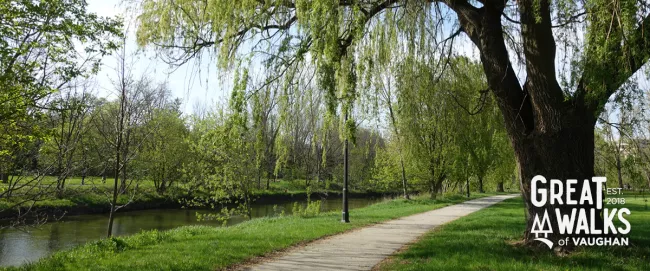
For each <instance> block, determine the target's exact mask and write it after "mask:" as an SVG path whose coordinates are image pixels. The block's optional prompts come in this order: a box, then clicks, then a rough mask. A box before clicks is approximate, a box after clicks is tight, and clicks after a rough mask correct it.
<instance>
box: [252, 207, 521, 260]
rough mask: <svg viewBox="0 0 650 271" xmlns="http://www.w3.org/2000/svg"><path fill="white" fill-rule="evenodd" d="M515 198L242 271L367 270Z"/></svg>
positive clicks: (337, 239) (313, 247) (332, 242)
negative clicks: (438, 231)
mask: <svg viewBox="0 0 650 271" xmlns="http://www.w3.org/2000/svg"><path fill="white" fill-rule="evenodd" d="M516 196H518V195H499V196H492V197H485V198H480V199H475V200H470V201H466V202H464V203H460V204H456V205H452V206H447V207H444V208H440V209H436V210H433V211H428V212H424V213H420V214H416V215H411V216H407V217H403V218H398V219H395V220H391V221H388V222H384V223H381V224H377V225H373V226H369V227H365V228H361V229H358V230H353V231H350V232H347V233H343V234H339V235H335V236H332V237H330V238H326V239H322V240H318V241H314V242H312V243H309V244H307V245H306V246H303V247H298V248H296V249H294V250H291V251H289V252H287V253H285V254H283V255H281V256H279V257H277V258H271V259H269V260H268V261H265V262H262V263H259V264H255V265H250V266H245V267H243V268H242V270H283V271H284V270H370V269H372V267H373V266H375V265H376V264H378V263H379V262H381V261H382V260H383V259H384V258H386V257H388V256H390V255H391V254H393V253H395V252H396V251H397V250H399V249H400V248H401V247H403V246H404V245H406V244H409V243H411V242H413V241H415V240H416V239H417V238H418V237H420V236H422V235H423V234H425V233H426V232H428V231H430V230H432V229H434V228H435V227H437V226H440V225H442V224H445V223H447V222H450V221H453V220H456V219H458V218H460V217H463V216H466V215H468V214H471V213H473V212H476V211H478V210H481V209H483V208H485V207H488V206H490V205H493V204H495V203H498V202H501V201H503V200H505V199H509V198H513V197H516Z"/></svg>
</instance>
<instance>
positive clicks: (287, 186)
mask: <svg viewBox="0 0 650 271" xmlns="http://www.w3.org/2000/svg"><path fill="white" fill-rule="evenodd" d="M12 178H13V180H16V179H20V182H21V183H24V182H28V181H31V179H30V177H29V176H24V177H17V176H12ZM56 179H57V178H56V177H55V176H44V177H42V180H40V182H39V185H40V186H41V187H42V189H49V190H48V193H47V194H46V196H45V197H43V198H40V199H39V200H38V201H37V202H36V203H35V206H36V207H40V208H74V207H78V206H90V207H107V206H108V203H109V200H110V195H111V194H112V192H111V191H112V189H113V179H112V178H107V179H106V181H105V182H102V178H101V177H87V178H86V179H85V181H84V185H81V177H70V178H68V179H66V184H65V190H64V192H63V193H62V194H57V193H56V192H55V191H54V188H55V186H56ZM137 184H138V192H137V193H136V194H135V195H136V198H135V200H136V201H138V202H142V203H147V202H160V201H162V200H170V201H176V200H177V199H178V198H181V197H183V196H184V195H185V193H186V192H185V191H183V190H181V189H177V187H175V186H174V187H170V188H168V190H167V191H166V192H165V193H163V194H158V193H157V192H156V190H155V186H154V182H153V181H151V180H139V181H137ZM305 184H306V183H305V181H304V180H292V181H288V180H277V181H271V182H270V187H269V189H268V190H267V189H266V180H263V181H262V188H261V189H255V190H254V191H253V196H255V197H266V196H283V195H289V196H290V195H296V194H306V193H307V192H308V190H309V191H310V192H311V193H317V192H329V193H340V192H341V190H340V189H339V190H335V189H332V188H330V189H325V188H323V187H319V186H323V185H324V183H323V182H321V183H320V184H318V183H316V182H315V181H311V182H310V185H311V186H312V188H311V189H307V186H306V185H305ZM6 187H7V185H6V184H3V183H0V191H2V189H6ZM133 187H135V183H133V184H131V187H130V189H132V188H133ZM23 190H30V187H29V186H26V187H24V188H23V189H20V190H17V191H14V192H13V195H14V196H12V197H10V198H0V211H3V210H6V209H8V208H9V207H10V206H14V205H15V204H14V203H15V202H22V201H23V200H22V198H21V196H20V195H21V194H23V193H25V191H23ZM33 192H34V191H30V193H33ZM351 192H353V193H354V192H361V193H363V192H372V191H355V190H352V191H351ZM107 195H108V196H107ZM129 197H130V196H129V195H121V196H120V197H119V198H118V204H125V203H126V202H128V200H129ZM31 204H32V201H27V202H25V203H23V204H22V206H23V207H29V206H30V205H31Z"/></svg>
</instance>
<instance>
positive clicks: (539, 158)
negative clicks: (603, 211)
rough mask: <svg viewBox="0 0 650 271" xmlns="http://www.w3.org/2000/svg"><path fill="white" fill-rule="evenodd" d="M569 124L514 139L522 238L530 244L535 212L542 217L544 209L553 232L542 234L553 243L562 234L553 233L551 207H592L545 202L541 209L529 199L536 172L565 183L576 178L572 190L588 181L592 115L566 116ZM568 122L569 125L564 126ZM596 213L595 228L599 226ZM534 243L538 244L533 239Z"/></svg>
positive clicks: (562, 209)
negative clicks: (523, 210) (523, 229)
mask: <svg viewBox="0 0 650 271" xmlns="http://www.w3.org/2000/svg"><path fill="white" fill-rule="evenodd" d="M565 119H568V120H571V121H572V123H567V125H563V127H565V128H563V129H561V130H559V131H557V132H552V133H533V134H531V135H529V136H526V137H523V138H520V140H514V141H513V146H514V147H515V148H514V149H515V154H516V157H517V161H518V163H519V166H520V176H521V177H520V184H521V193H522V197H523V198H524V203H525V206H526V222H527V228H526V233H525V238H526V241H527V242H528V243H531V244H532V242H531V241H533V240H534V239H535V238H537V237H538V236H535V234H532V233H531V229H532V226H533V221H534V218H535V215H539V217H540V218H542V217H543V214H544V211H545V210H548V212H549V214H550V215H549V218H550V220H551V226H552V228H553V232H554V233H555V234H550V235H549V236H548V237H545V236H539V237H545V238H547V239H549V240H551V241H553V242H554V243H555V244H557V240H559V239H561V238H563V237H566V236H560V235H559V234H557V233H558V232H559V229H558V221H556V219H555V217H556V216H555V215H551V214H554V213H555V212H554V211H553V210H552V209H554V208H559V209H560V212H561V213H562V214H569V215H570V214H571V209H572V208H578V211H579V209H585V211H586V212H587V213H589V212H590V210H591V209H595V203H594V204H583V205H578V206H566V205H565V206H553V205H551V204H547V205H546V206H544V207H542V208H538V207H535V206H534V205H533V204H532V202H531V179H532V178H533V177H534V176H536V175H542V176H544V177H545V178H546V179H547V180H550V179H559V180H561V181H562V182H566V181H567V179H577V180H578V184H577V185H576V186H575V188H576V191H582V187H583V182H582V181H584V180H585V179H589V180H591V178H592V177H593V176H594V123H595V119H593V118H591V119H590V118H588V117H584V118H580V117H575V116H574V117H569V118H565ZM568 124H571V125H568ZM540 187H543V188H549V183H548V182H547V184H541V185H540ZM590 188H591V193H592V195H596V193H597V191H596V186H595V185H592V186H591V187H590ZM599 214H600V213H598V215H597V220H598V221H596V224H597V226H596V227H597V228H602V219H601V218H600V215H599ZM536 243H537V244H541V243H539V242H536Z"/></svg>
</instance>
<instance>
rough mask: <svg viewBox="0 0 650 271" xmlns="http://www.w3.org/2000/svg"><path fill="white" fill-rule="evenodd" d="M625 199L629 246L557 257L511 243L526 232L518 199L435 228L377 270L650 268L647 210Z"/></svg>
mask: <svg viewBox="0 0 650 271" xmlns="http://www.w3.org/2000/svg"><path fill="white" fill-rule="evenodd" d="M626 197H627V204H625V207H627V208H629V209H630V211H631V215H630V216H629V221H630V223H631V225H632V229H631V232H630V243H631V244H630V245H631V246H630V247H589V248H587V247H582V248H578V249H577V251H575V252H573V253H571V254H569V255H568V256H563V257H560V256H556V255H555V254H554V253H553V252H551V251H550V250H541V249H531V248H527V247H522V246H520V245H513V243H515V242H516V241H519V240H521V239H522V238H523V237H522V236H523V232H524V229H525V228H526V226H525V222H524V209H523V201H522V199H521V198H514V199H510V200H507V201H504V202H502V203H499V204H497V205H494V206H492V207H489V208H487V209H485V210H482V211H479V212H476V213H474V214H471V215H469V216H466V217H463V218H460V219H458V220H456V221H454V222H452V223H449V224H446V225H444V226H442V227H440V228H438V229H436V230H435V231H433V232H431V233H429V234H428V235H426V236H425V237H423V238H422V239H421V240H420V241H418V242H417V243H415V244H413V245H411V246H410V247H409V248H408V249H406V250H405V251H402V252H401V253H399V254H397V255H395V256H393V257H392V258H391V259H389V260H387V261H385V262H384V263H383V264H382V265H381V266H380V270H650V263H649V260H650V211H649V210H648V209H647V207H646V202H644V201H643V199H641V198H639V197H637V198H635V197H634V196H631V195H630V196H626ZM619 208H620V206H619Z"/></svg>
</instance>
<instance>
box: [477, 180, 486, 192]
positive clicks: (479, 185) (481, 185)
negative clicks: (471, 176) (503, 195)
mask: <svg viewBox="0 0 650 271" xmlns="http://www.w3.org/2000/svg"><path fill="white" fill-rule="evenodd" d="M478 192H479V193H485V190H484V189H483V176H478Z"/></svg>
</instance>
